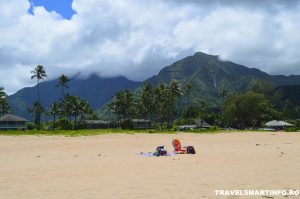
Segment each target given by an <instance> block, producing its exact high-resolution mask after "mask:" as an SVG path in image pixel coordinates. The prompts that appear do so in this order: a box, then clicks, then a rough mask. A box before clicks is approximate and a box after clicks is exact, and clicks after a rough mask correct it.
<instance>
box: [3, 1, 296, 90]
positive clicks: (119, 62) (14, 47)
mask: <svg viewBox="0 0 300 199" xmlns="http://www.w3.org/2000/svg"><path fill="white" fill-rule="evenodd" d="M241 2H242V3H241ZM256 2H257V1H256ZM294 2H296V1H294ZM72 6H73V9H74V10H75V11H76V14H75V15H73V17H72V18H71V20H66V19H63V18H62V17H61V16H60V15H59V14H57V13H56V12H53V11H52V12H48V11H47V10H45V9H44V8H43V7H34V9H33V13H34V14H33V15H31V14H29V13H28V9H29V7H30V4H29V3H28V1H27V0H2V1H1V2H0V18H1V21H0V70H1V71H0V86H4V87H5V88H6V90H7V91H8V92H9V93H12V92H15V91H16V90H18V89H20V88H22V87H24V86H28V85H32V84H34V83H35V82H33V81H30V70H32V69H33V68H34V67H35V66H36V65H38V64H43V65H44V66H45V67H46V70H47V73H48V76H49V79H51V78H56V77H57V76H58V75H60V74H61V73H66V74H68V75H73V74H75V73H77V72H81V73H83V74H85V75H88V74H90V73H97V74H99V75H101V76H104V77H110V76H116V75H125V76H127V77H129V78H131V79H135V80H143V79H144V78H147V77H149V76H151V75H153V74H155V73H157V72H158V71H159V70H160V69H161V68H162V67H164V66H165V65H168V64H171V63H172V62H174V61H176V60H177V59H180V58H183V57H185V56H187V55H191V54H192V53H194V52H196V51H203V52H206V53H211V54H218V55H220V56H221V57H222V58H223V59H228V60H232V61H235V62H237V63H240V64H244V65H246V66H250V67H257V68H260V69H262V70H265V71H267V72H271V73H279V72H284V73H285V74H292V73H295V74H300V68H299V65H300V56H299V52H300V37H299V36H298V32H299V26H300V14H299V13H300V7H299V3H297V2H296V3H286V2H284V1H275V3H273V4H272V5H271V4H270V2H269V1H265V3H254V1H247V2H245V1H214V2H213V3H212V2H211V1H206V0H202V1H193V0H190V1H176V0H173V1H171V0H166V1H163V0H152V1H147V0H144V1H141V0H74V1H73V5H72Z"/></svg>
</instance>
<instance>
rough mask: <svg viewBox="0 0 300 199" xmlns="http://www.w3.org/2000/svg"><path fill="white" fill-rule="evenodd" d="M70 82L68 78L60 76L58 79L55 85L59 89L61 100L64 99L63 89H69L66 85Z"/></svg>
mask: <svg viewBox="0 0 300 199" xmlns="http://www.w3.org/2000/svg"><path fill="white" fill-rule="evenodd" d="M69 81H70V79H69V78H68V76H66V75H64V74H62V75H61V76H60V77H59V78H58V83H57V85H56V86H57V87H59V86H60V87H61V99H63V97H64V88H67V89H69V87H68V85H67V83H68V82H69Z"/></svg>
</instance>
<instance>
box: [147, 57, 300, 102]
mask: <svg viewBox="0 0 300 199" xmlns="http://www.w3.org/2000/svg"><path fill="white" fill-rule="evenodd" d="M172 79H177V80H178V81H179V82H180V83H181V84H182V85H183V87H184V86H185V85H187V84H191V85H192V87H193V90H192V96H193V98H194V99H198V98H202V99H205V100H208V101H209V102H210V103H213V104H218V103H219V102H220V98H219V97H218V93H219V92H220V91H221V90H227V91H229V92H236V91H245V90H247V89H251V88H252V87H253V86H254V85H256V84H257V83H258V82H268V83H269V84H270V85H272V86H273V87H274V88H275V87H278V86H282V85H294V84H299V83H300V76H298V75H291V76H283V75H269V74H267V73H265V72H263V71H260V70H258V69H256V68H248V67H246V66H242V65H239V64H236V63H233V62H230V61H222V60H220V58H219V57H218V56H214V55H208V54H205V53H201V52H198V53H196V54H194V55H193V56H189V57H186V58H184V59H182V60H179V61H177V62H175V63H173V64H172V65H170V66H167V67H165V68H163V69H162V70H161V71H160V72H159V73H158V75H155V76H153V77H151V78H149V79H148V80H147V81H149V82H150V83H152V84H154V85H157V84H159V83H169V82H170V81H171V80H172Z"/></svg>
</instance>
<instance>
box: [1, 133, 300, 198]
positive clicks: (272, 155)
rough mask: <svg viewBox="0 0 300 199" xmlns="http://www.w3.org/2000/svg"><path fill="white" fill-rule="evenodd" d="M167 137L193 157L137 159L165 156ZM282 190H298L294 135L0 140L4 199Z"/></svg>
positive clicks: (297, 137)
mask: <svg viewBox="0 0 300 199" xmlns="http://www.w3.org/2000/svg"><path fill="white" fill-rule="evenodd" d="M173 138H179V139H180V140H181V142H182V144H183V145H193V146H194V147H195V148H196V152H197V154H196V155H176V156H173V157H141V156H139V155H137V154H138V153H139V152H142V151H143V152H149V151H154V149H155V148H156V146H159V145H165V147H166V148H167V149H168V150H169V151H171V149H172V144H171V141H172V139H173ZM289 188H292V189H300V133H277V132H274V133H226V134H225V133H224V134H176V135H163V134H160V135H158V134H135V135H127V134H126V135H125V134H108V135H99V136H88V137H60V136H42V137H36V136H18V137H12V136H0V198H4V199H6V198H22V199H24V198H30V199H32V198H55V199H57V198H72V199H77V198H80V199H81V198H93V199H94V198H104V199H106V198H117V199H121V198H155V199H158V198H167V199H168V198H172V199H176V198H180V199H184V198H218V197H217V196H215V192H214V190H215V189H289ZM220 198H247V197H233V196H231V197H220ZM249 198H253V197H249ZM256 198H262V197H261V196H260V197H256ZM275 198H281V197H275Z"/></svg>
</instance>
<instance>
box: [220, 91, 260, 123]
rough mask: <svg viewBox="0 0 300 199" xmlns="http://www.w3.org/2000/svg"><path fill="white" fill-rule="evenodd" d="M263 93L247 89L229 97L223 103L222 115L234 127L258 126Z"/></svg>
mask: <svg viewBox="0 0 300 199" xmlns="http://www.w3.org/2000/svg"><path fill="white" fill-rule="evenodd" d="M265 102H266V98H265V96H264V95H263V94H260V93H255V92H253V91H248V92H246V93H242V94H237V95H235V96H232V97H231V98H229V100H227V101H226V103H225V105H224V117H225V120H226V121H227V123H228V125H230V126H233V127H236V128H245V127H253V126H259V125H260V124H259V121H260V120H261V114H262V112H261V104H263V103H265Z"/></svg>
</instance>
